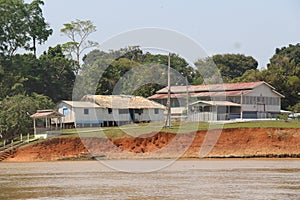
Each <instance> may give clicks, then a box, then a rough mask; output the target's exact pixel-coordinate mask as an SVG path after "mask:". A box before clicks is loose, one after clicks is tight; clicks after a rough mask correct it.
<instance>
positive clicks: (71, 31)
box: [60, 20, 98, 74]
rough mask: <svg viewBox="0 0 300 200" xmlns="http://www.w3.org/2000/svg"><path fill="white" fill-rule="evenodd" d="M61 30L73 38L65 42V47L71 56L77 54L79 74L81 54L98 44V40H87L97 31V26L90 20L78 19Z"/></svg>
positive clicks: (77, 70)
mask: <svg viewBox="0 0 300 200" xmlns="http://www.w3.org/2000/svg"><path fill="white" fill-rule="evenodd" d="M60 31H61V32H62V33H63V34H65V35H66V36H67V37H68V38H69V39H70V40H71V41H70V42H67V43H65V44H64V45H63V47H64V49H65V51H66V52H68V53H69V54H70V55H71V56H72V55H75V60H76V61H77V68H76V69H75V72H76V73H77V74H78V72H79V70H80V56H81V54H82V53H83V52H84V51H85V50H86V49H88V48H92V47H96V46H98V43H97V42H94V41H90V40H87V38H88V37H89V36H90V35H91V34H92V33H93V32H95V31H96V26H94V25H93V23H92V22H91V21H90V20H86V21H82V20H76V21H72V22H71V23H66V24H64V27H63V28H62V29H61V30H60Z"/></svg>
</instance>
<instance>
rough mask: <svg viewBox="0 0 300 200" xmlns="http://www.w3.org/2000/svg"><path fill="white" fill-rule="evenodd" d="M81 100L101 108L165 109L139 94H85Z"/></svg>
mask: <svg viewBox="0 0 300 200" xmlns="http://www.w3.org/2000/svg"><path fill="white" fill-rule="evenodd" d="M81 100H82V101H88V102H95V103H96V104H97V105H98V106H99V107H101V108H118V109H129V108H131V109H145V108H159V109H165V106H163V105H161V104H159V103H157V102H154V101H151V100H148V99H146V98H144V97H140V96H129V95H86V96H84V97H83V98H82V99H81Z"/></svg>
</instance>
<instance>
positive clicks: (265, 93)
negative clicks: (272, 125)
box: [242, 84, 281, 112]
mask: <svg viewBox="0 0 300 200" xmlns="http://www.w3.org/2000/svg"><path fill="white" fill-rule="evenodd" d="M247 96H248V97H253V98H255V99H256V102H255V103H251V101H250V104H248V103H247ZM261 97H262V98H261ZM260 98H261V99H260ZM271 98H272V99H271ZM248 100H250V99H249V98H248ZM259 101H261V102H259ZM272 102H273V103H272ZM274 104H276V105H274ZM242 107H243V108H242V109H243V111H261V112H264V111H265V112H280V109H281V103H280V96H279V95H278V94H276V93H275V92H274V91H273V90H272V89H271V88H270V87H268V86H267V85H265V84H263V85H260V86H258V87H256V88H254V89H253V91H252V92H250V93H248V94H246V95H244V99H243V105H242Z"/></svg>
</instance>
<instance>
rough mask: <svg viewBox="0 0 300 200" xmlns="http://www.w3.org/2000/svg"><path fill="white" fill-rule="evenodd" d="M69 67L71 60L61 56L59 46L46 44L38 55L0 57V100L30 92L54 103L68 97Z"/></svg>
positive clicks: (69, 86) (71, 74)
mask: <svg viewBox="0 0 300 200" xmlns="http://www.w3.org/2000/svg"><path fill="white" fill-rule="evenodd" d="M1 58H2V59H1ZM73 66H74V62H73V60H70V59H67V58H66V57H65V55H64V54H63V52H62V47H61V46H60V45H57V46H56V47H49V50H48V51H47V52H44V54H43V55H41V56H40V57H39V58H36V56H35V55H33V54H17V55H14V56H12V57H11V59H6V58H5V57H4V56H0V86H1V87H0V99H2V98H5V97H7V96H14V95H17V94H24V95H31V94H32V93H34V92H35V93H38V94H44V95H46V96H49V97H50V98H51V99H52V100H53V101H54V102H57V101H60V100H62V99H71V97H72V88H73V84H74V81H75V74H74V72H73V71H74V70H73V69H74V67H73Z"/></svg>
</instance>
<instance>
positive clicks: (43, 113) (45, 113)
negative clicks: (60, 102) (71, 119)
mask: <svg viewBox="0 0 300 200" xmlns="http://www.w3.org/2000/svg"><path fill="white" fill-rule="evenodd" d="M30 117H31V118H46V117H48V118H60V117H64V115H63V114H61V113H59V112H57V111H54V110H38V111H37V112H36V113H34V114H33V115H31V116H30Z"/></svg>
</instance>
